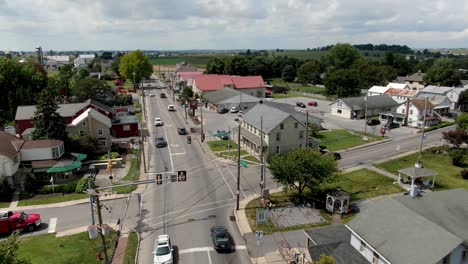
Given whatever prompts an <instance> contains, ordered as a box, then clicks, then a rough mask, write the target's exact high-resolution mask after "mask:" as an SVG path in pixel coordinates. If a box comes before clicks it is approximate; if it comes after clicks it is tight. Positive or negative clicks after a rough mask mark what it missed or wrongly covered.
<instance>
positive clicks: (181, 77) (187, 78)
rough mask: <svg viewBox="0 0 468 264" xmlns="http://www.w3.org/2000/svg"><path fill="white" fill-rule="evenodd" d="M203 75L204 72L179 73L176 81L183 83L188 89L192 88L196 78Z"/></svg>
mask: <svg viewBox="0 0 468 264" xmlns="http://www.w3.org/2000/svg"><path fill="white" fill-rule="evenodd" d="M202 74H203V72H178V73H177V76H176V81H179V82H183V83H184V85H185V86H187V87H192V85H193V80H194V79H195V76H198V75H202Z"/></svg>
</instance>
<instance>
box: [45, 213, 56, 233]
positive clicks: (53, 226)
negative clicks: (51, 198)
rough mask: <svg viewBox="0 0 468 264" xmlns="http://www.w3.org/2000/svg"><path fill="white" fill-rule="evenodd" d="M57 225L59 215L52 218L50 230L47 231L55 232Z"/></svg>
mask: <svg viewBox="0 0 468 264" xmlns="http://www.w3.org/2000/svg"><path fill="white" fill-rule="evenodd" d="M56 227H57V217H54V218H51V219H50V222H49V231H48V232H47V233H49V234H50V233H55V228H56Z"/></svg>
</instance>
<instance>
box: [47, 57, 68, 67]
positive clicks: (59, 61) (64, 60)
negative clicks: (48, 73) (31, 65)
mask: <svg viewBox="0 0 468 264" xmlns="http://www.w3.org/2000/svg"><path fill="white" fill-rule="evenodd" d="M69 63H70V56H44V67H45V69H46V70H58V69H60V68H61V67H62V66H64V65H67V64H69Z"/></svg>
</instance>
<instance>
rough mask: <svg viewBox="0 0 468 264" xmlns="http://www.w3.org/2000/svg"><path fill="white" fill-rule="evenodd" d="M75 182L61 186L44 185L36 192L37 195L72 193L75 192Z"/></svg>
mask: <svg viewBox="0 0 468 264" xmlns="http://www.w3.org/2000/svg"><path fill="white" fill-rule="evenodd" d="M76 185H77V182H76V181H74V182H70V183H67V184H61V185H54V187H53V188H52V185H46V186H43V187H41V188H40V189H39V190H37V194H51V193H74V192H75V190H76Z"/></svg>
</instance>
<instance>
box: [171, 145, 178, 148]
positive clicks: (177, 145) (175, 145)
mask: <svg viewBox="0 0 468 264" xmlns="http://www.w3.org/2000/svg"><path fill="white" fill-rule="evenodd" d="M171 147H174V148H175V147H180V145H179V144H171Z"/></svg>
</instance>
